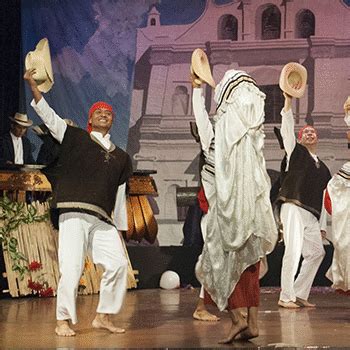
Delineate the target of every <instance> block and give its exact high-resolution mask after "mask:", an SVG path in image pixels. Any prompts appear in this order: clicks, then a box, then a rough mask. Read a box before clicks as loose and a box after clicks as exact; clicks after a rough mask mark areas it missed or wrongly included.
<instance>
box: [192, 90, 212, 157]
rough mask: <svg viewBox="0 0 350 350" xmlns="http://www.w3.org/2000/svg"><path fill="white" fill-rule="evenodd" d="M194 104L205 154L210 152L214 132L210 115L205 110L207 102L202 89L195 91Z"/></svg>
mask: <svg viewBox="0 0 350 350" xmlns="http://www.w3.org/2000/svg"><path fill="white" fill-rule="evenodd" d="M192 103H193V112H194V116H195V119H196V124H197V128H198V134H199V137H200V141H201V146H202V150H203V151H204V152H208V151H209V147H210V143H211V140H212V139H213V137H214V131H213V126H212V124H211V122H210V120H209V115H208V113H207V111H206V109H205V100H204V96H203V89H202V88H194V89H193V95H192Z"/></svg>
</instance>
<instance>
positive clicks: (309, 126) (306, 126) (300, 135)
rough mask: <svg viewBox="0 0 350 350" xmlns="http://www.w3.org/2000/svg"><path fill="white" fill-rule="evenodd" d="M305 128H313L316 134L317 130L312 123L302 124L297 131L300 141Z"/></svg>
mask: <svg viewBox="0 0 350 350" xmlns="http://www.w3.org/2000/svg"><path fill="white" fill-rule="evenodd" d="M306 128H313V129H314V130H315V133H316V135H317V130H316V129H315V128H314V127H313V126H312V125H305V126H303V127H302V128H301V129H300V130H299V132H298V140H299V141H300V140H301V138H302V137H303V132H304V130H305V129H306Z"/></svg>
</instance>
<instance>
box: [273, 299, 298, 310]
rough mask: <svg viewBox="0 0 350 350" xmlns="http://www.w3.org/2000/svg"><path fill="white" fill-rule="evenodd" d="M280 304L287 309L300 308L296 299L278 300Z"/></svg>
mask: <svg viewBox="0 0 350 350" xmlns="http://www.w3.org/2000/svg"><path fill="white" fill-rule="evenodd" d="M278 306H281V307H284V308H285V309H299V308H300V306H299V305H298V304H296V303H295V302H294V301H282V300H278Z"/></svg>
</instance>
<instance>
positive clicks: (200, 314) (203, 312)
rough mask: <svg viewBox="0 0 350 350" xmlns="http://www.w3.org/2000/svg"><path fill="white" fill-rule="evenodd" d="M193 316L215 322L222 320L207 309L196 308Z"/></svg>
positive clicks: (200, 319)
mask: <svg viewBox="0 0 350 350" xmlns="http://www.w3.org/2000/svg"><path fill="white" fill-rule="evenodd" d="M193 318H194V319H196V320H199V321H209V322H215V321H220V318H219V317H217V316H215V315H213V314H211V313H210V312H208V311H207V310H198V309H196V310H195V312H194V313H193Z"/></svg>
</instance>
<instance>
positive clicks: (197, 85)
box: [190, 66, 203, 88]
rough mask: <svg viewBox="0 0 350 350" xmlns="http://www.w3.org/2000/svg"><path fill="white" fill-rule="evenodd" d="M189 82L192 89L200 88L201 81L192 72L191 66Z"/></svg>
mask: <svg viewBox="0 0 350 350" xmlns="http://www.w3.org/2000/svg"><path fill="white" fill-rule="evenodd" d="M190 81H191V83H192V87H193V88H200V87H201V85H202V83H203V82H202V80H201V79H200V78H199V76H198V75H197V74H196V73H195V72H194V71H193V69H192V66H191V74H190Z"/></svg>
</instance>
